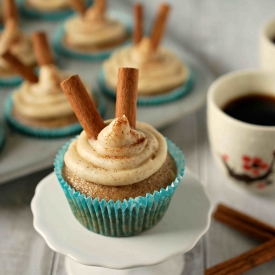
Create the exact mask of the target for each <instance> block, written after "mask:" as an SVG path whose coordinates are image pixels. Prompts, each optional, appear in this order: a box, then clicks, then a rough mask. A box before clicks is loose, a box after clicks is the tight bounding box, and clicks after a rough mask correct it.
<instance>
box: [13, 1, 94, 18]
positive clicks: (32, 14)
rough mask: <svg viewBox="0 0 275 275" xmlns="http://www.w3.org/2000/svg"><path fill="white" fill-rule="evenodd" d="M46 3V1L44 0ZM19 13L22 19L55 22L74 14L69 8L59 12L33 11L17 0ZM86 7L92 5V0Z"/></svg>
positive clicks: (24, 2) (23, 2)
mask: <svg viewBox="0 0 275 275" xmlns="http://www.w3.org/2000/svg"><path fill="white" fill-rule="evenodd" d="M45 1H46V0H45ZM17 2H18V5H19V9H20V13H21V15H22V16H23V17H26V18H28V19H30V18H31V19H42V20H47V21H57V20H62V19H65V18H67V17H69V16H71V15H72V14H74V11H73V10H72V9H70V8H66V9H64V10H59V11H51V12H49V11H40V10H37V9H34V8H32V7H28V6H27V5H26V0H17ZM86 2H87V6H88V5H90V4H92V2H93V1H92V0H87V1H86Z"/></svg>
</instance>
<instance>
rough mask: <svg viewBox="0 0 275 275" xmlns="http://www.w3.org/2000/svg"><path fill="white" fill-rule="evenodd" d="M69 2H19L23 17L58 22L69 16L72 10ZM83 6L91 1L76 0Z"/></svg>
mask: <svg viewBox="0 0 275 275" xmlns="http://www.w3.org/2000/svg"><path fill="white" fill-rule="evenodd" d="M70 1H71V0H47V1H45V0H20V1H19V3H20V10H21V12H22V14H23V16H25V17H27V18H34V19H44V20H60V19H64V18H66V17H68V16H70V15H71V14H72V13H73V10H72V8H71V5H70ZM77 1H79V2H80V3H81V4H83V5H84V6H86V5H87V3H90V2H91V0H77Z"/></svg>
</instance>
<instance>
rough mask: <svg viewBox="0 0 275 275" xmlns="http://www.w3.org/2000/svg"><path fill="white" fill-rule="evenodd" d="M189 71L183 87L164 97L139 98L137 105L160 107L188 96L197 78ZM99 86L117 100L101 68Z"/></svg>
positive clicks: (163, 95)
mask: <svg viewBox="0 0 275 275" xmlns="http://www.w3.org/2000/svg"><path fill="white" fill-rule="evenodd" d="M188 71H189V77H188V79H187V81H186V82H185V83H184V84H183V85H181V86H180V87H178V88H176V89H173V90H172V91H170V92H168V93H165V94H162V95H156V96H138V99H137V105H139V106H147V105H159V104H164V103H168V102H171V101H175V100H177V99H179V98H181V97H183V96H185V95H187V94H188V93H189V92H191V90H192V88H193V86H194V84H195V76H194V73H193V70H192V69H191V68H190V67H188ZM97 81H98V85H99V88H100V90H101V91H102V92H103V93H104V94H106V95H107V96H108V97H110V98H112V99H113V100H115V99H116V91H115V90H113V89H112V88H110V87H109V86H108V84H107V83H106V81H105V72H104V70H103V68H101V70H100V72H99V74H98V77H97Z"/></svg>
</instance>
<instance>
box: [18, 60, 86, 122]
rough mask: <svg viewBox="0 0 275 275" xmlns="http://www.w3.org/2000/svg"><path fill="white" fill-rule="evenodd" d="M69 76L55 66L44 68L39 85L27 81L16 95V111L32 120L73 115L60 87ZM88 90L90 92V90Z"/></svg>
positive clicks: (41, 71) (42, 68)
mask: <svg viewBox="0 0 275 275" xmlns="http://www.w3.org/2000/svg"><path fill="white" fill-rule="evenodd" d="M69 76H70V75H69V74H68V73H64V72H60V71H59V70H58V68H57V67H56V66H55V65H45V66H42V67H41V68H40V73H39V81H38V82H37V83H30V82H27V81H25V82H23V84H22V85H21V87H20V88H19V89H18V90H17V91H16V92H15V93H14V95H13V100H14V106H15V108H16V110H17V111H18V112H19V113H20V114H22V115H23V116H25V117H28V118H32V119H49V118H57V117H65V116H67V115H71V114H73V109H72V107H71V105H70V103H69V101H68V99H67V97H66V95H65V94H64V93H63V91H62V89H61V87H60V82H62V81H63V80H64V79H66V78H67V77H69ZM86 88H87V87H86ZM87 90H88V91H89V89H88V88H87ZM89 92H90V91H89Z"/></svg>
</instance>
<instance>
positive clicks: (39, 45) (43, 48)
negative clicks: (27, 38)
mask: <svg viewBox="0 0 275 275" xmlns="http://www.w3.org/2000/svg"><path fill="white" fill-rule="evenodd" d="M31 38H32V44H33V48H34V53H35V56H36V59H37V62H38V64H39V66H43V65H49V64H55V61H54V58H53V55H52V52H51V48H50V45H49V42H48V39H47V35H46V33H44V32H35V33H33V34H32V36H31Z"/></svg>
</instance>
